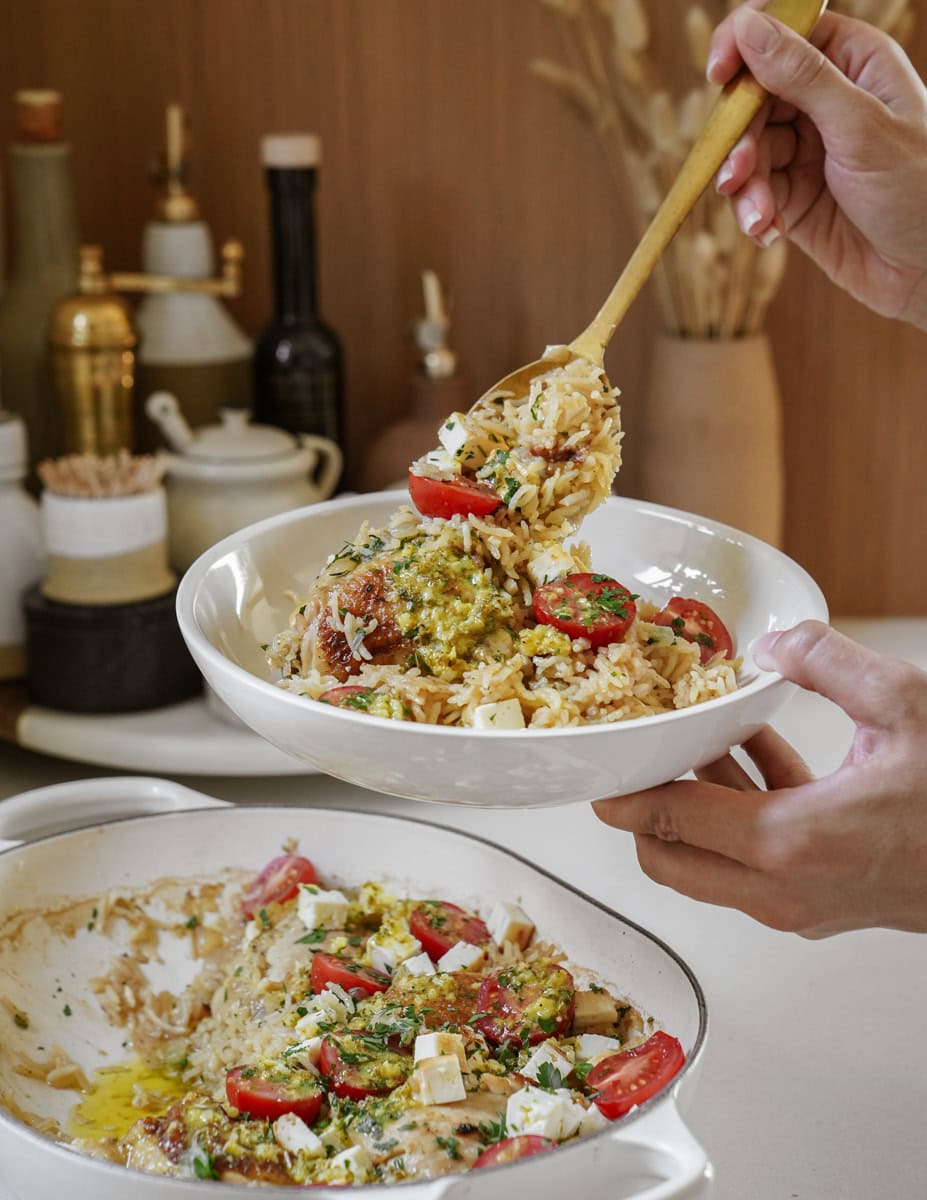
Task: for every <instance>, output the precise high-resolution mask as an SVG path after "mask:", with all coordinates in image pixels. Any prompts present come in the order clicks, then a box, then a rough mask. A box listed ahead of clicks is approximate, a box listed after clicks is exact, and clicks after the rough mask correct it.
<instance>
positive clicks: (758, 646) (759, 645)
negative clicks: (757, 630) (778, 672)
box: [749, 629, 782, 671]
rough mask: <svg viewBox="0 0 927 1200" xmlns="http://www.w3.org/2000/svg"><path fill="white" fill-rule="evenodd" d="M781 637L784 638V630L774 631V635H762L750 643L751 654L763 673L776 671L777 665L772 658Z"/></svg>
mask: <svg viewBox="0 0 927 1200" xmlns="http://www.w3.org/2000/svg"><path fill="white" fill-rule="evenodd" d="M780 637H782V630H781V629H774V630H773V631H772V633H764V634H761V635H760V636H759V637H758V638H754V639H753V641H752V642H751V643H750V647H749V649H750V654H751V655H752V657H753V661H754V662H755V663H756V665H757V666H758V667H759V668H760V670H761V671H774V670H775V669H776V664H775V662H774V661H773V658H772V651H773V647H774V646H775V644H776V642H778V640H779V638H780Z"/></svg>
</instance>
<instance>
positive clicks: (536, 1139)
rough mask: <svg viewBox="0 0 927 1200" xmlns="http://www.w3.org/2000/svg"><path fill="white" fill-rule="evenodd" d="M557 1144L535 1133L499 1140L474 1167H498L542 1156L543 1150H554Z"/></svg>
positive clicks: (485, 1151) (487, 1149)
mask: <svg viewBox="0 0 927 1200" xmlns="http://www.w3.org/2000/svg"><path fill="white" fill-rule="evenodd" d="M556 1149H557V1143H556V1142H552V1141H551V1140H550V1138H546V1137H541V1136H540V1135H539V1134H537V1133H519V1134H517V1135H516V1136H515V1137H507V1138H501V1139H500V1140H499V1141H498V1142H496V1143H495V1145H492V1146H488V1147H487V1148H486V1149H485V1150H484V1151H483V1153H482V1154H481V1155H480V1156H479V1158H478V1159H477V1160H476V1162H474V1164H473V1166H474V1169H475V1168H476V1167H498V1166H501V1165H502V1163H510V1162H515V1161H516V1160H517V1159H519V1158H530V1157H531V1155H532V1154H543V1153H544V1151H545V1150H556Z"/></svg>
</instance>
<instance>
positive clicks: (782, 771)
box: [744, 725, 814, 791]
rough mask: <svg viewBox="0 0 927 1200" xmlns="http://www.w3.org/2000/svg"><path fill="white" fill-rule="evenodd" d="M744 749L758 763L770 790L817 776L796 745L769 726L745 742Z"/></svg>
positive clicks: (804, 781) (796, 785) (800, 784)
mask: <svg viewBox="0 0 927 1200" xmlns="http://www.w3.org/2000/svg"><path fill="white" fill-rule="evenodd" d="M744 750H745V751H746V752H747V754H749V756H750V758H751V759H752V760H753V761H754V762H755V763H756V765H757V767H758V768H759V770H760V774H761V775H762V776H763V779H764V781H765V783H766V786H767V787H768V788H769V789H770V791H773V790H783V789H785V788H794V787H801V786H802V785H803V784H805V783H811V781H812V780H813V779H814V774H813V773H812V771H811V769H810V768H809V766H808V764H807V763H806V762H805V760H804V759H803V758H802V756H801V755H800V754H799V753H798V751H797V750H796V749H795V748H794V746H792V745H791V744H790V743H789V742H787V741H786V740H785V738H784V737H782V735H781V734H778V733H776V731H775V730H774V729H771V728H770V726H769V725H766V726H764V727H763V728H762V729H761V730H760V732H759V733H757V734H754V736H753V737H752V738H750V739H749V741H746V742H744ZM744 773H745V774H746V772H744Z"/></svg>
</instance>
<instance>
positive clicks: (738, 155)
mask: <svg viewBox="0 0 927 1200" xmlns="http://www.w3.org/2000/svg"><path fill="white" fill-rule="evenodd" d="M757 159H758V152H757V140H756V135H755V134H754V133H753V132H752V131H750V130H748V131H747V132H746V133H745V134H744V135H743V137H742V138H741V139H740V141H739V142H738V143H737V145H736V146H735V147H734V149H733V150H732V151H731V152H730V154H729V155H728V156H727V158H726V159H725V160H724V162H723V163H722V164H721V169H720V170H719V171H718V178H717V180H716V183H715V187H716V189H717V191H718V192H719V193H720V194H721V195H722V196H733V195H734V193H735V192H738V191H740V189H741V188H742V187H743V186H744V184H745V183H746V182H747V180H748V179H749V178H750V177H751V175H753V173H754V172H755V171H756V164H757Z"/></svg>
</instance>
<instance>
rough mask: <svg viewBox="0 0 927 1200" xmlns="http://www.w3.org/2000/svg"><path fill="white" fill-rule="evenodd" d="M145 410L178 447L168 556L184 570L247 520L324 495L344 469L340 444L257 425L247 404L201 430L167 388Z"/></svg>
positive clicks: (170, 488) (170, 462)
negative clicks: (193, 427) (188, 421)
mask: <svg viewBox="0 0 927 1200" xmlns="http://www.w3.org/2000/svg"><path fill="white" fill-rule="evenodd" d="M145 410H146V412H147V413H148V415H149V417H151V419H152V420H153V421H155V423H156V424H157V425H158V426H159V427H160V428H161V431H162V432H163V433H164V435H165V437H166V438H167V439H168V441H169V442H170V443H171V445H172V446H174V447H175V450H176V453H167V454H165V455H164V458H165V460H166V463H167V477H166V480H165V484H166V488H167V502H168V526H169V541H170V562H171V566H172V567H173V568H174V570H176V571H178V572H182V571H185V570H186V569H187V567H189V566H190V564H191V563H192V562H193V561H194V559H196V558H198V557H199V556H200V554H202V553H203V551H204V550H208V549H209V547H210V546H213V545H215V543H216V542H218V541H220V540H221V539H222V538H224V537H226V536H227V535H228V534H230V533H235V532H236V531H237V530H239V529H242V528H244V526H245V525H250V524H252V523H253V522H255V521H262V520H263V519H264V518H265V517H273V516H276V515H277V514H278V513H282V512H287V511H289V510H290V509H293V508H302V507H304V506H305V505H307V504H314V503H316V502H317V501H319V500H326V499H327V498H328V497H329V496H330V495H331V494H332V492H333V491H334V489H335V485H336V483H337V482H338V478H339V476H340V475H341V467H342V455H341V451H340V449H339V448H338V446H337V444H336V443H335V442H333V441H331V440H330V439H328V438H324V437H318V436H316V435H315V434H300V435H298V436H297V437H293V436H291V435H290V434H289V433H286V432H284V431H283V430H282V429H277V428H275V427H273V426H271V425H252V424H251V423H250V421H249V414H248V413H247V412H245V411H243V410H242V409H234V408H224V409H222V410H221V412H220V417H221V424H219V425H208V426H206V427H205V428H203V429H199V430H196V431H195V432H194V431H193V430H191V429H190V428H189V426H188V425H187V424H186V421H185V420H184V418H183V415H182V414H181V412H180V409H179V406H178V404H177V400H176V398H175V397H174V396H172V395H171V394H170V393H169V392H154V393H153V394H152V395H151V396H149V397H148V400H147V402H146V405H145Z"/></svg>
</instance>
